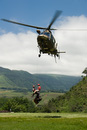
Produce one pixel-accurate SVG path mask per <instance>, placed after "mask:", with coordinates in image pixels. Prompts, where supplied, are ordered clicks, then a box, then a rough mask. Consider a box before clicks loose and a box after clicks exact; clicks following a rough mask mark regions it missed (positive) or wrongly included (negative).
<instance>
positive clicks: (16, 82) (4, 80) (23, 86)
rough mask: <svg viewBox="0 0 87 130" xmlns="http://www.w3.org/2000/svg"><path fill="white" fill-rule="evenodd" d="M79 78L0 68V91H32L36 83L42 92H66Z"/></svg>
mask: <svg viewBox="0 0 87 130" xmlns="http://www.w3.org/2000/svg"><path fill="white" fill-rule="evenodd" d="M80 80H81V77H75V76H65V75H52V74H30V73H28V72H26V71H22V70H20V71H16V70H9V69H6V68H2V67H0V89H3V90H15V91H16V92H27V91H32V86H33V85H36V86H37V84H38V83H40V84H41V86H42V91H44V92H48V91H56V92H66V91H68V90H69V89H70V88H71V87H72V86H73V85H75V84H76V83H78V82H79V81H80Z"/></svg>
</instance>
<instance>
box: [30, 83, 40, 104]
mask: <svg viewBox="0 0 87 130" xmlns="http://www.w3.org/2000/svg"><path fill="white" fill-rule="evenodd" d="M40 90H41V86H40V84H38V88H37V89H35V85H33V90H32V91H33V94H32V97H33V96H34V95H36V97H35V98H34V102H35V104H38V103H39V102H40V101H41V100H42V98H41V96H40Z"/></svg>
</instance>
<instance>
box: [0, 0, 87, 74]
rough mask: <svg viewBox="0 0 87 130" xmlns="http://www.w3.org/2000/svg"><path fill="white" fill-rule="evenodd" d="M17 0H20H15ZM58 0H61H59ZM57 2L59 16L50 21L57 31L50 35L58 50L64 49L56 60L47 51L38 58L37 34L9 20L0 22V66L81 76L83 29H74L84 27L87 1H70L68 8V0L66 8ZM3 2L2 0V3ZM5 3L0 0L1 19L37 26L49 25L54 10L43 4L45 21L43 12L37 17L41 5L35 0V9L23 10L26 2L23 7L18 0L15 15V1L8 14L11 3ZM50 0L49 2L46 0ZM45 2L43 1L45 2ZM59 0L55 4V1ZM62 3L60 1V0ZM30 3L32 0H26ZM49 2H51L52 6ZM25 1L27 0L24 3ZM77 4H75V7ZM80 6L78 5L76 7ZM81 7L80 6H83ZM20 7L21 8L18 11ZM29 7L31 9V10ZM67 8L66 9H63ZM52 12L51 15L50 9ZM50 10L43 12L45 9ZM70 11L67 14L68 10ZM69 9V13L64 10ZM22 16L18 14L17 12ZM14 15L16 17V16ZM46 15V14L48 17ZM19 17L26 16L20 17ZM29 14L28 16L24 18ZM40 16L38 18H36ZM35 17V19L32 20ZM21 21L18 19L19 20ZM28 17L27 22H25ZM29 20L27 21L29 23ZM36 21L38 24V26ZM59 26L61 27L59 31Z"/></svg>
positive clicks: (85, 53)
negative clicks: (27, 12)
mask: <svg viewBox="0 0 87 130" xmlns="http://www.w3.org/2000/svg"><path fill="white" fill-rule="evenodd" d="M19 1H20V0H19ZM19 1H18V2H19ZM25 1H26V2H29V1H28V0H25ZM60 1H61V0H60ZM60 1H56V0H54V2H55V4H54V5H55V6H56V5H57V4H60V6H59V7H61V8H58V9H61V10H63V12H65V13H62V14H61V16H60V18H59V19H58V20H57V21H56V22H55V23H54V25H53V26H52V27H54V28H58V30H56V31H53V35H54V37H55V39H56V42H57V43H58V50H60V51H66V53H65V54H60V59H58V58H56V62H57V63H56V62H55V59H54V57H51V56H49V55H47V54H42V55H41V57H40V58H39V57H38V54H39V49H38V47H37V33H36V32H35V30H33V29H30V28H28V29H26V27H22V26H18V25H13V24H10V23H6V22H3V21H0V66H1V67H6V68H9V69H16V70H25V71H28V72H30V73H52V74H65V75H81V74H82V71H83V70H84V69H85V67H87V30H83V31H82V30H80V31H77V29H87V14H86V13H87V6H86V5H85V4H87V2H86V0H82V2H81V0H79V3H78V0H76V1H77V3H75V0H72V1H73V5H75V7H72V6H71V4H70V6H71V7H72V8H71V10H70V7H69V5H67V4H68V2H69V0H66V1H67V4H66V5H67V7H66V8H65V7H64V6H63V5H62V3H61V2H60ZM5 2H6V3H5ZM7 2H8V3H9V2H11V1H10V0H1V2H0V6H1V4H2V10H1V11H4V13H2V14H1V16H0V17H1V18H7V19H14V20H17V21H18V22H24V23H26V24H31V23H32V24H33V25H37V26H41V21H42V26H45V27H46V26H47V24H49V22H50V20H51V19H52V17H53V15H54V13H55V10H56V9H57V6H56V9H55V8H54V9H50V7H48V10H47V6H46V9H44V8H45V7H44V8H42V12H41V13H43V12H44V11H45V14H46V20H44V18H45V14H41V13H40V15H39V16H37V18H36V15H37V11H38V12H40V10H39V7H40V9H41V6H42V4H41V3H40V4H39V6H38V2H39V0H38V1H37V7H38V8H37V9H38V10H37V11H36V12H35V10H32V9H27V8H26V7H27V4H26V5H25V4H24V6H23V2H24V0H22V2H21V5H20V6H19V10H21V11H23V10H25V11H24V12H20V11H19V15H18V13H17V11H18V4H17V1H16V0H15V2H14V4H15V5H14V6H16V4H17V10H16V9H14V10H12V11H13V13H12V12H11V13H10V14H8V13H9V11H10V9H9V7H10V6H11V9H12V7H13V4H12V2H11V3H9V4H8V5H7V6H6V4H7ZM49 2H50V1H49ZM49 2H47V4H49ZM58 2H59V3H58ZM62 2H63V0H62ZM30 3H31V4H32V1H30ZM52 3H53V1H51V3H50V4H51V5H50V6H52ZM28 4H29V3H28ZM76 4H77V6H76ZM79 6H80V7H81V6H82V7H81V8H80V7H79ZM83 6H84V7H83ZM5 7H6V9H8V12H5ZM22 7H23V10H22ZM34 7H35V5H34ZM34 7H33V9H34ZM76 7H77V12H73V13H72V10H76ZM67 8H68V9H67ZM26 10H27V11H29V14H30V11H31V13H32V15H33V18H32V17H29V15H28V14H26ZM50 10H51V12H52V14H51V12H50ZM47 11H48V12H50V13H46V12H47ZM69 11H70V12H71V14H70V12H69ZM67 12H69V13H67ZM21 13H22V15H21V16H20V14H21ZM16 15H17V17H16ZM48 15H49V16H48ZM18 17H20V18H18ZM22 17H23V18H24V17H26V18H25V19H24V20H23V19H22ZM27 17H29V19H27ZM39 17H40V20H37V19H38V18H39ZM34 18H35V19H36V22H35V20H34ZM19 20H22V21H19ZM27 20H28V22H27ZM29 20H30V23H29ZM39 21H40V23H39ZM39 24H40V25H39ZM60 29H65V31H64V30H60ZM67 29H76V30H75V31H71V30H70V31H68V30H67Z"/></svg>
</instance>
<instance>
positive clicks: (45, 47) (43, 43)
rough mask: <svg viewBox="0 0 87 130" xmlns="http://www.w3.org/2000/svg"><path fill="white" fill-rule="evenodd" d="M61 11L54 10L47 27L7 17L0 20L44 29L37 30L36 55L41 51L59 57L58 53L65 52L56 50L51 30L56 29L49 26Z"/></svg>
mask: <svg viewBox="0 0 87 130" xmlns="http://www.w3.org/2000/svg"><path fill="white" fill-rule="evenodd" d="M61 13H62V11H58V10H57V11H56V12H55V15H54V17H53V19H52V21H51V22H50V24H49V26H48V27H47V28H44V27H38V26H32V25H27V24H23V23H19V22H15V21H11V20H7V19H1V20H3V21H6V22H10V23H14V24H19V25H22V26H27V27H32V28H36V29H43V30H44V31H43V32H41V31H40V30H37V33H38V37H37V43H38V47H39V55H38V56H39V57H40V56H41V53H43V54H44V53H47V54H48V55H53V56H54V57H56V56H57V57H60V55H59V54H60V53H65V52H60V51H58V50H57V43H56V40H55V38H54V36H53V35H52V32H51V30H56V29H53V28H51V26H52V25H53V23H54V22H55V21H56V19H57V18H58V17H59V16H60V14H61Z"/></svg>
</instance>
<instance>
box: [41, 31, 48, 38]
mask: <svg viewBox="0 0 87 130" xmlns="http://www.w3.org/2000/svg"><path fill="white" fill-rule="evenodd" d="M41 34H44V35H46V36H48V37H49V38H50V33H49V32H43V33H41Z"/></svg>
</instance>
